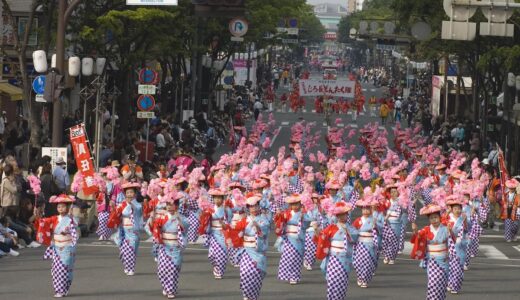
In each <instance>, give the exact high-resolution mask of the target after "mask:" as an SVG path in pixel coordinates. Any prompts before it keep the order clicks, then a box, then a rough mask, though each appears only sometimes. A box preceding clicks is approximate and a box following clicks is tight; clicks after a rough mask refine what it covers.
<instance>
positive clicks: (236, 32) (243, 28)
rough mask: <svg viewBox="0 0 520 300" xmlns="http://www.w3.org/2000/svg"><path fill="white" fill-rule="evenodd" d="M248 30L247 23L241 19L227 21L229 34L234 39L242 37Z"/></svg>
mask: <svg viewBox="0 0 520 300" xmlns="http://www.w3.org/2000/svg"><path fill="white" fill-rule="evenodd" d="M248 29H249V23H248V22H247V21H246V20H245V19H243V18H235V19H233V20H231V21H229V32H231V34H232V35H233V36H235V37H243V36H244V35H246V33H247V30H248Z"/></svg>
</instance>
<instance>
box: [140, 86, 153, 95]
mask: <svg viewBox="0 0 520 300" xmlns="http://www.w3.org/2000/svg"><path fill="white" fill-rule="evenodd" d="M155 91H156V87H155V85H153V84H140V85H139V86H137V92H138V93H139V95H155Z"/></svg>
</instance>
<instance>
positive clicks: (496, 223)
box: [493, 222, 504, 232]
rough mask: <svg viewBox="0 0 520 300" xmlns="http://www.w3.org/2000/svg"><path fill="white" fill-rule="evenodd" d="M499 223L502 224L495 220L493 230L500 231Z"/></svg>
mask: <svg viewBox="0 0 520 300" xmlns="http://www.w3.org/2000/svg"><path fill="white" fill-rule="evenodd" d="M500 225H504V223H502V222H495V226H493V231H496V232H498V231H500Z"/></svg>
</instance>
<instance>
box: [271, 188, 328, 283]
mask: <svg viewBox="0 0 520 300" xmlns="http://www.w3.org/2000/svg"><path fill="white" fill-rule="evenodd" d="M285 202H287V203H288V204H289V207H290V208H289V209H288V210H285V211H283V212H281V213H278V214H277V215H276V216H275V218H274V221H275V223H276V229H275V233H276V234H277V235H278V239H277V241H276V243H275V245H274V246H275V248H277V249H278V252H280V253H282V257H281V258H280V265H279V266H278V279H279V280H282V281H288V282H289V283H290V284H293V285H294V284H298V282H300V278H301V270H302V264H303V250H304V245H305V230H306V228H307V226H308V224H309V223H310V219H309V217H308V216H306V215H305V213H303V212H302V205H301V199H300V195H298V194H292V195H291V196H288V197H287V198H286V199H285ZM317 227H318V226H317V224H316V225H315V229H316V228H317Z"/></svg>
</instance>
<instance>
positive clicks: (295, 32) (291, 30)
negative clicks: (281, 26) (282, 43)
mask: <svg viewBox="0 0 520 300" xmlns="http://www.w3.org/2000/svg"><path fill="white" fill-rule="evenodd" d="M298 32H299V29H298V28H287V34H291V35H298Z"/></svg>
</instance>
